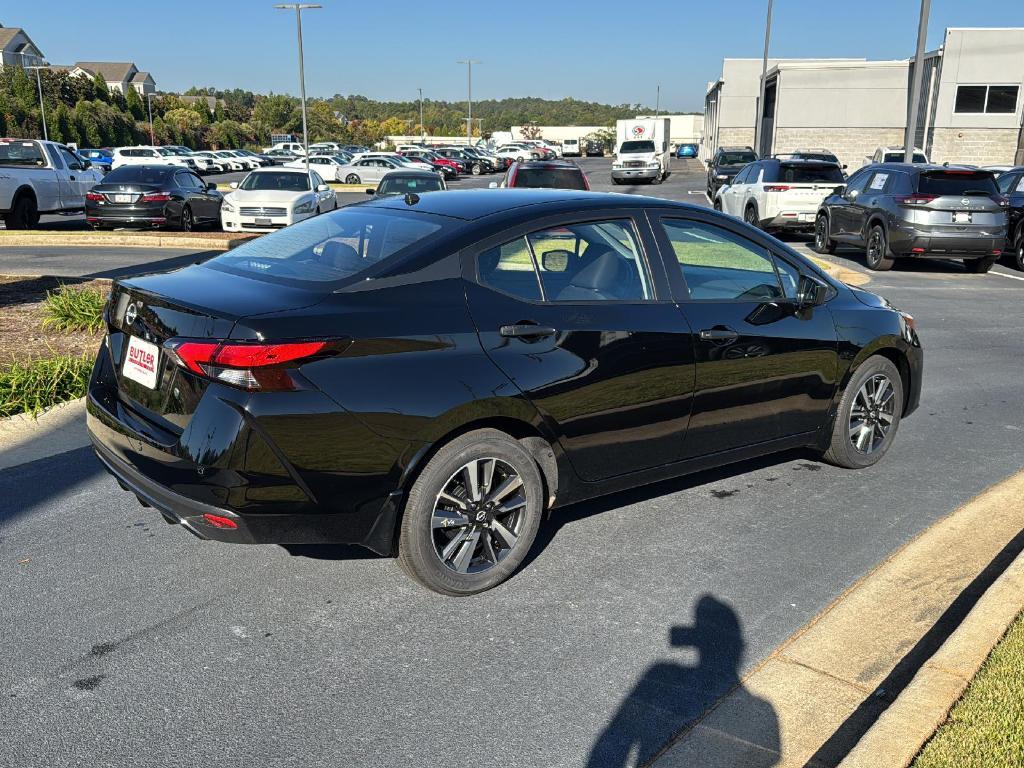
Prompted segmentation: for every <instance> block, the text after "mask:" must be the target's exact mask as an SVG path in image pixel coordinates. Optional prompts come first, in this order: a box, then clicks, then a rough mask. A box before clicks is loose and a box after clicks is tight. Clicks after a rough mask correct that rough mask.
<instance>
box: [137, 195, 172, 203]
mask: <svg viewBox="0 0 1024 768" xmlns="http://www.w3.org/2000/svg"><path fill="white" fill-rule="evenodd" d="M170 199H171V196H170V195H168V194H166V193H165V192H152V193H150V194H148V195H143V196H142V199H141V200H140V201H139V202H142V203H165V202H167V201H168V200H170Z"/></svg>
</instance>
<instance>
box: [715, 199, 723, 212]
mask: <svg viewBox="0 0 1024 768" xmlns="http://www.w3.org/2000/svg"><path fill="white" fill-rule="evenodd" d="M715 210H716V211H718V212H721V210H722V201H721V200H715Z"/></svg>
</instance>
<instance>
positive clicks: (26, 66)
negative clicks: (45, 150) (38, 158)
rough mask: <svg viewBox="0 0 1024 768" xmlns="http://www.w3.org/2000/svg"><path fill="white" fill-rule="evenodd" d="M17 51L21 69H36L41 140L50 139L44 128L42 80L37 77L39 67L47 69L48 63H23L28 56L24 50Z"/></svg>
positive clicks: (44, 110)
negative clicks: (41, 128) (41, 129)
mask: <svg viewBox="0 0 1024 768" xmlns="http://www.w3.org/2000/svg"><path fill="white" fill-rule="evenodd" d="M19 53H20V55H21V68H22V69H34V70H35V71H36V90H38V91H39V115H40V116H41V117H42V119H43V141H49V140H50V136H49V133H48V132H47V130H46V106H45V105H44V104H43V81H42V80H41V79H40V77H39V70H40V69H47V68H48V67H49V65H48V64H46V62H45V61H44V62H43V63H42V64H36V65H33V66H29V65H28V64H26V63H25V57H26V56H28V54H27V53H24V52H19Z"/></svg>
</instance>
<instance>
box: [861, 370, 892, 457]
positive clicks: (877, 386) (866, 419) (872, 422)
mask: <svg viewBox="0 0 1024 768" xmlns="http://www.w3.org/2000/svg"><path fill="white" fill-rule="evenodd" d="M895 395H896V389H895V387H893V385H892V382H891V381H889V377H888V376H886V375H885V374H883V373H876V374H875V375H874V376H871V377H870V378H869V379H868V380H867V381H865V382H864V383H863V384H862V385H861V387H860V389H859V390H858V391H857V397H855V398H854V400H853V407H852V408H850V425H849V427H850V442H851V443H853V447H854V448H856V449H857V450H858V451H859V452H860V453H864V454H871V453H874V452H875V451H876V450H878V448H879V447H880V446H881V445H882V443H884V442H885V437H886V435H888V434H889V430H890V428H891V427H892V423H893V419H894V416H895V413H896V398H895Z"/></svg>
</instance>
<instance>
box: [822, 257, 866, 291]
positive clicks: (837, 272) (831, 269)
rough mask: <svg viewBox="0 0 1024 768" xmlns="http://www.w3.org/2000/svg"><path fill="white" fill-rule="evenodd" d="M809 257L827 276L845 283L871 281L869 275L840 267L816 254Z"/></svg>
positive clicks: (852, 283) (853, 283)
mask: <svg viewBox="0 0 1024 768" xmlns="http://www.w3.org/2000/svg"><path fill="white" fill-rule="evenodd" d="M810 259H811V260H812V261H813V262H814V263H815V264H817V265H818V266H819V267H821V268H822V269H823V270H825V272H827V273H828V275H829V277H832V278H835V279H836V280H838V281H839V282H841V283H846V284H847V285H866V284H867V283H870V282H871V275H868V274H866V273H864V272H858V271H857V270H855V269H847V268H846V267H841V266H839V265H838V264H835V263H833V262H831V261H829V260H828V259H826V258H824V257H822V256H819V255H818V254H814V255H812V256H810Z"/></svg>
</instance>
